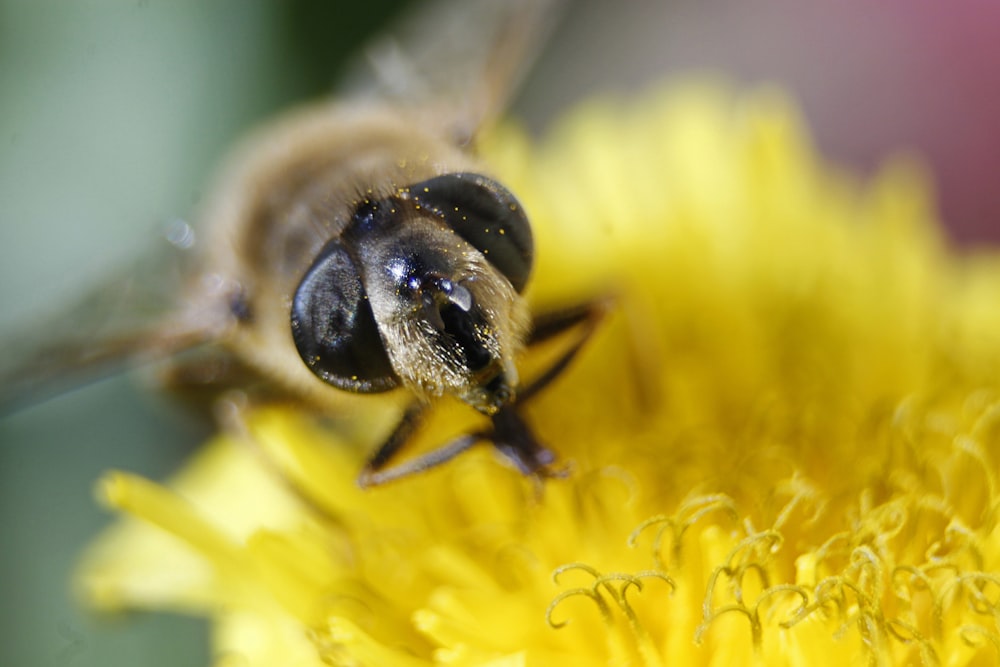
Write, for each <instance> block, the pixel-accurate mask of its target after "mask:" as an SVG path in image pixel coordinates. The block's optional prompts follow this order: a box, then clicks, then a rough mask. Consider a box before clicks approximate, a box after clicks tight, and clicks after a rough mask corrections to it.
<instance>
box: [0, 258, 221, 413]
mask: <svg viewBox="0 0 1000 667" xmlns="http://www.w3.org/2000/svg"><path fill="white" fill-rule="evenodd" d="M187 254H188V253H187V252H186V251H184V250H181V249H179V248H177V247H175V246H173V245H171V244H169V243H167V242H165V241H162V242H160V243H156V244H153V246H152V247H150V248H149V249H148V251H147V252H145V253H143V254H142V255H141V257H140V258H139V259H137V260H135V261H134V262H131V263H130V264H129V265H128V266H125V267H122V268H121V269H120V270H118V271H116V272H114V273H113V274H111V275H108V276H107V277H106V278H105V280H103V281H100V282H99V283H98V284H97V285H96V286H94V287H93V288H91V289H90V290H89V291H87V292H85V293H84V294H82V295H80V296H79V298H77V299H76V300H75V302H74V304H73V305H72V306H71V307H70V308H68V309H66V310H64V311H62V312H58V313H56V314H53V315H50V316H48V317H44V318H42V319H39V320H37V321H33V322H31V323H30V324H29V325H28V328H25V329H22V330H21V331H16V332H11V333H9V334H5V335H4V337H3V340H2V341H0V350H2V353H0V414H4V413H6V412H9V411H11V410H13V409H16V408H18V407H21V406H23V405H26V404H30V403H33V402H37V401H39V400H41V399H44V398H46V397H48V396H51V395H54V394H56V393H59V392H61V391H64V390H66V389H68V388H71V387H73V386H75V385H78V384H81V383H83V382H85V381H88V380H94V379H97V378H99V377H103V376H107V375H111V374H113V373H116V372H118V371H120V370H122V369H123V368H124V367H127V366H131V365H135V364H137V363H142V362H144V361H152V360H155V359H158V358H162V357H165V356H169V355H171V354H174V353H176V352H179V351H181V350H184V349H187V348H190V347H193V346H195V345H198V344H200V343H203V342H206V341H208V340H212V339H213V337H216V336H218V335H220V331H222V330H223V329H224V327H225V326H227V325H228V322H229V320H230V319H231V315H230V312H231V311H230V309H229V308H228V307H227V304H226V303H225V302H224V300H223V299H222V296H221V291H220V293H219V296H218V297H215V296H213V291H212V290H211V289H204V288H201V286H196V285H191V284H190V283H191V281H192V280H194V279H195V278H193V275H194V274H193V272H192V271H191V270H190V265H191V263H192V259H193V258H191V257H188V256H187ZM196 287H197V288H198V289H194V288H196Z"/></svg>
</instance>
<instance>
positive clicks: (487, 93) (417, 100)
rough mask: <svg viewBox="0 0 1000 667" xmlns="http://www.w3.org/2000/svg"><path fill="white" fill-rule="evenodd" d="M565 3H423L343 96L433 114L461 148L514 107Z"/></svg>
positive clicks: (353, 75) (358, 69)
mask: <svg viewBox="0 0 1000 667" xmlns="http://www.w3.org/2000/svg"><path fill="white" fill-rule="evenodd" d="M567 4H568V0H437V1H434V2H428V3H420V4H419V6H418V7H416V8H415V10H416V11H412V12H411V13H409V14H406V15H404V16H403V17H401V18H400V19H399V20H398V21H397V22H396V24H395V26H393V27H390V29H389V30H388V31H387V32H386V33H384V34H383V35H382V36H381V37H380V38H377V39H375V40H374V41H372V42H371V43H370V44H369V46H368V47H367V48H366V49H364V51H363V52H362V54H361V56H360V58H359V60H358V61H357V62H355V63H354V66H353V67H351V68H349V69H348V72H347V76H346V77H345V80H344V85H343V92H344V93H347V94H351V95H355V96H371V97H377V98H379V99H380V100H382V101H389V102H396V103H398V104H400V105H405V106H406V107H407V108H412V107H413V106H415V105H420V106H422V107H425V108H428V109H430V110H432V112H433V113H434V114H435V116H436V120H437V121H438V122H443V123H445V125H446V126H450V128H451V129H452V130H453V131H454V136H455V137H456V139H458V140H459V141H464V140H468V139H470V138H471V137H472V136H474V134H475V132H476V131H477V130H478V129H479V128H481V127H483V126H484V125H486V124H488V123H490V122H491V121H493V120H494V119H495V118H496V116H497V115H498V114H499V113H501V112H502V111H503V110H504V109H505V107H506V105H507V104H508V103H509V101H510V97H511V96H512V95H513V93H514V92H515V91H516V89H517V87H518V84H520V82H521V80H522V79H523V77H524V75H525V74H526V72H527V70H528V69H529V67H530V65H531V64H532V63H533V62H534V60H535V58H536V57H537V56H538V54H539V52H540V51H541V49H542V48H543V46H544V45H545V41H546V39H547V37H548V35H549V34H550V33H551V32H552V29H553V28H554V27H555V25H556V24H557V23H558V20H559V18H560V16H561V15H562V12H563V11H564V8H565V6H566V5H567Z"/></svg>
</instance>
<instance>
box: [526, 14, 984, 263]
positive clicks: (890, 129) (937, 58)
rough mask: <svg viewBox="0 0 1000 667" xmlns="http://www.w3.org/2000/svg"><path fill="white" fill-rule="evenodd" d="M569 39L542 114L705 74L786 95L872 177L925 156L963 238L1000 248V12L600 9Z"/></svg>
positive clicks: (835, 150) (570, 23) (837, 155)
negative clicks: (910, 154) (579, 100)
mask: <svg viewBox="0 0 1000 667" xmlns="http://www.w3.org/2000/svg"><path fill="white" fill-rule="evenodd" d="M558 37H559V40H558V41H557V42H556V44H555V46H554V47H553V49H552V51H551V52H550V53H549V54H548V57H547V60H546V61H545V62H543V64H542V68H543V71H540V72H539V73H538V76H537V78H536V79H535V80H536V81H539V82H545V86H546V87H547V88H548V89H549V92H548V93H542V94H540V97H541V98H542V101H539V102H537V104H539V105H548V104H551V105H552V106H553V108H555V106H556V105H562V104H564V102H565V98H567V97H569V98H576V97H579V96H581V95H582V94H584V91H585V90H588V89H589V90H593V89H594V88H595V87H597V85H599V84H597V82H599V81H602V82H604V83H605V84H606V85H610V86H611V87H617V88H619V89H633V88H635V87H637V86H639V85H641V84H642V83H643V82H645V81H649V80H652V79H657V78H662V76H663V75H664V73H667V74H670V73H685V72H690V71H692V70H699V69H703V70H710V71H718V72H720V73H722V74H724V75H726V76H729V77H731V78H734V79H736V80H738V81H745V82H750V83H753V82H760V81H776V82H780V83H782V84H783V85H785V86H786V87H787V88H790V89H791V90H792V91H793V92H794V93H795V94H796V95H797V96H798V98H799V100H800V101H801V103H802V105H803V107H804V110H805V115H806V118H807V119H808V121H809V123H810V124H811V126H812V128H813V131H814V133H815V136H816V139H817V143H818V144H819V146H820V147H821V149H822V150H823V152H824V154H825V155H827V156H829V157H831V158H833V159H835V160H837V161H841V162H844V163H848V164H851V165H854V166H855V167H858V168H860V169H863V170H870V169H871V168H872V167H874V166H875V165H877V164H878V163H879V161H880V160H882V159H883V158H884V157H885V156H886V155H887V154H890V153H892V152H895V151H898V150H900V149H913V150H916V151H917V152H919V153H920V154H922V155H923V156H924V157H925V158H926V159H927V160H928V162H929V163H930V165H931V166H932V170H933V173H934V176H935V179H936V181H937V184H938V189H939V200H940V205H941V208H942V211H943V217H944V219H945V221H946V223H947V225H948V227H949V230H950V232H951V234H952V237H953V238H954V239H956V240H957V241H959V242H960V243H962V244H964V245H968V244H974V243H979V242H987V241H988V242H994V243H995V242H998V241H1000V183H998V180H1000V2H995V1H994V0H949V1H948V2H942V1H940V0H937V1H933V0H895V1H886V2H873V1H872V0H810V1H808V2H802V1H801V0H752V1H751V0H676V1H674V2H660V1H656V0H632V1H630V2H621V3H611V2H607V1H606V0H588V1H587V2H584V3H582V4H581V5H579V6H578V7H577V8H575V9H574V10H573V11H572V12H571V15H570V17H569V19H568V20H567V23H566V25H565V27H564V29H563V30H561V31H560V33H559V35H558ZM553 87H555V90H552V88H553ZM539 88H540V86H539ZM532 92H535V91H532Z"/></svg>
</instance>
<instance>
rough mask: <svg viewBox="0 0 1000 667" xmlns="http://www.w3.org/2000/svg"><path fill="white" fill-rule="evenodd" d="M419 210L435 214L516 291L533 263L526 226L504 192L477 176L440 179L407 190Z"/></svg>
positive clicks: (515, 203)
mask: <svg viewBox="0 0 1000 667" xmlns="http://www.w3.org/2000/svg"><path fill="white" fill-rule="evenodd" d="M409 192H410V196H411V197H412V198H413V200H414V201H416V202H417V203H418V204H420V206H421V207H423V208H424V209H427V210H429V211H431V212H433V213H434V214H436V215H438V216H439V217H440V218H441V219H443V220H444V222H445V223H446V224H447V225H448V226H449V227H450V228H451V229H452V230H453V231H454V232H455V233H456V234H458V235H459V236H461V237H462V238H463V239H465V241H466V242H468V243H469V245H471V246H472V247H474V248H476V249H477V250H479V252H481V253H483V255H484V256H485V257H486V259H487V260H488V261H489V263H490V264H492V265H493V266H494V267H496V269H497V270H498V271H500V273H502V274H503V275H504V276H505V277H506V278H507V280H509V281H510V284H511V286H512V287H513V288H514V289H515V290H516V291H517V292H521V291H522V290H523V289H524V287H525V284H526V283H527V282H528V276H529V275H530V273H531V263H532V261H533V258H534V241H533V240H532V237H531V226H530V224H529V223H528V217H527V216H526V215H525V214H524V210H523V209H522V208H521V204H520V203H518V201H517V199H515V198H514V195H512V194H511V193H510V192H509V191H508V190H507V189H506V188H505V187H503V186H502V185H500V184H499V183H497V182H496V181H494V180H493V179H490V178H487V177H485V176H481V175H479V174H470V173H459V174H445V175H443V176H437V177H435V178H432V179H429V180H426V181H424V182H422V183H417V184H416V185H412V186H410V187H409Z"/></svg>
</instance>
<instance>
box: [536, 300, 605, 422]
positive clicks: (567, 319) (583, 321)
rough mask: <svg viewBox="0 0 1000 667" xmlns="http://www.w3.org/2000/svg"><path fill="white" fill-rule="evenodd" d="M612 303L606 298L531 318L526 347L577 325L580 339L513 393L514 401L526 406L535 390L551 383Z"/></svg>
mask: <svg viewBox="0 0 1000 667" xmlns="http://www.w3.org/2000/svg"><path fill="white" fill-rule="evenodd" d="M611 304H612V301H611V299H610V298H607V299H601V300H596V301H587V302H585V303H581V304H579V305H577V306H573V307H571V308H567V309H565V310H559V311H555V312H552V313H547V314H545V315H542V316H539V317H537V318H535V328H534V331H533V332H532V335H531V338H530V339H529V341H528V345H529V346H530V345H536V344H538V343H541V342H543V341H546V340H548V339H549V338H552V337H553V336H556V335H558V334H561V333H563V332H565V331H567V330H568V329H571V328H573V327H576V326H579V327H580V329H581V331H580V337H579V338H578V339H577V340H575V341H573V344H572V345H570V347H569V348H568V349H567V350H566V351H565V352H564V353H563V354H562V356H561V357H559V358H558V359H556V361H555V363H553V364H552V365H551V366H549V367H548V368H546V369H545V372H544V373H542V374H541V375H539V376H538V377H537V378H535V379H534V380H532V381H531V383H530V384H528V385H527V386H525V387H522V388H521V389H519V390H518V392H517V402H518V403H526V402H528V401H529V400H531V398H532V397H533V396H534V395H535V394H537V393H538V392H539V391H541V390H542V389H544V388H545V387H547V386H548V385H549V384H550V383H551V382H552V381H553V380H555V379H556V378H557V377H559V375H560V374H561V373H562V372H563V371H564V370H566V367H567V366H569V364H570V362H572V361H573V359H574V358H575V357H576V355H577V353H578V352H579V351H580V350H581V349H582V348H583V346H584V345H585V344H586V342H587V341H588V340H590V337H591V335H593V333H594V331H596V330H597V326H598V325H599V324H600V322H601V320H603V319H604V316H605V315H606V314H607V312H608V310H609V309H610V307H611Z"/></svg>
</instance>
